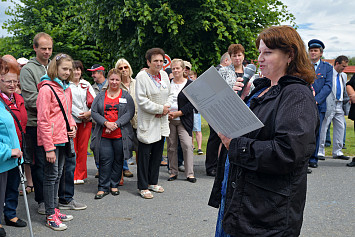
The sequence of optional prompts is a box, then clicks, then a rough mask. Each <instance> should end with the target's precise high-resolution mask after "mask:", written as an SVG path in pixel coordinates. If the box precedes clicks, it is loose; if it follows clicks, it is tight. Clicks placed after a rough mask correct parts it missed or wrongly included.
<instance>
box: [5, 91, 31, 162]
mask: <svg viewBox="0 0 355 237" xmlns="http://www.w3.org/2000/svg"><path fill="white" fill-rule="evenodd" d="M0 100H1V101H2V102H3V104H4V105H5V107H6V109H7V111H9V112H10V114H11V115H12V117H13V118H14V119H15V121H16V123H17V126H18V128H19V129H20V132H21V137H22V146H21V151H22V152H23V153H22V158H23V163H25V164H30V165H32V164H33V157H32V158H31V156H30V155H29V154H28V153H27V145H26V144H27V143H26V137H25V132H24V131H23V130H22V127H21V123H20V121H19V120H18V118H17V116H16V115H15V114H14V112H12V110H11V109H10V107H9V106H8V105H7V104H6V103H5V101H4V100H3V99H2V98H1V97H0Z"/></svg>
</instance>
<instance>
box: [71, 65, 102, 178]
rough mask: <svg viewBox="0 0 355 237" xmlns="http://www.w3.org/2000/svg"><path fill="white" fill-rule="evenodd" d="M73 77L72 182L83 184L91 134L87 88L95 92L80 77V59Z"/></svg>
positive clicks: (81, 69) (92, 93) (81, 67)
mask: <svg viewBox="0 0 355 237" xmlns="http://www.w3.org/2000/svg"><path fill="white" fill-rule="evenodd" d="M73 66H74V77H73V79H72V81H71V82H70V83H69V87H70V89H71V91H72V96H73V107H72V115H73V118H74V120H75V122H76V126H77V133H76V137H75V138H74V146H75V152H76V166H75V172H74V183H75V184H83V183H84V179H86V178H87V167H86V161H87V148H88V143H89V139H90V135H91V126H92V123H91V110H90V108H89V107H88V105H87V100H86V98H87V93H88V88H89V92H90V94H91V95H92V96H93V97H94V98H95V96H96V95H95V92H94V89H93V88H92V86H91V85H90V83H89V82H88V81H86V80H84V79H82V78H81V74H82V72H83V71H84V67H83V64H82V63H81V61H74V65H73Z"/></svg>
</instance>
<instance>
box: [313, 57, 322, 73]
mask: <svg viewBox="0 0 355 237" xmlns="http://www.w3.org/2000/svg"><path fill="white" fill-rule="evenodd" d="M319 64H320V59H319V60H318V62H316V63H314V64H313V65H314V71H316V70H317V67H318V66H319Z"/></svg>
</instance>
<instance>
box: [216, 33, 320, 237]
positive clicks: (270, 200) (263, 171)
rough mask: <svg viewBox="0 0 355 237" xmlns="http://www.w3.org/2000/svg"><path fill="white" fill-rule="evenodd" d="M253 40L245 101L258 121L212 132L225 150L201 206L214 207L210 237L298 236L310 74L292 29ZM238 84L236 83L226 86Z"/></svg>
mask: <svg viewBox="0 0 355 237" xmlns="http://www.w3.org/2000/svg"><path fill="white" fill-rule="evenodd" d="M256 46H257V48H258V49H259V53H260V55H259V58H258V62H259V64H260V70H261V73H262V74H263V76H264V78H262V79H259V80H258V81H255V82H254V84H255V89H254V90H253V91H252V92H251V93H250V95H249V96H248V97H246V98H245V102H246V103H247V105H249V106H250V109H251V110H252V111H253V112H254V113H255V115H256V116H257V117H258V118H259V119H260V121H261V122H263V123H264V125H265V126H264V127H262V128H260V129H258V130H255V131H253V132H251V133H249V134H246V135H244V136H242V137H238V138H234V139H230V138H227V137H225V136H224V135H222V134H219V135H220V137H221V140H222V142H223V144H224V145H225V146H226V148H227V149H228V150H229V153H228V158H227V161H226V162H225V165H226V166H225V171H226V172H225V173H224V172H223V171H224V169H223V168H220V169H219V170H218V172H217V177H216V180H215V183H214V187H213V190H212V194H211V197H210V201H209V205H211V206H214V207H220V213H219V214H220V215H219V219H220V220H222V219H223V221H222V226H223V228H219V227H221V226H217V229H216V235H218V236H226V234H229V235H233V236H298V235H299V234H300V230H301V226H302V221H303V210H304V206H305V201H306V189H307V167H308V160H309V157H310V156H311V154H312V153H313V152H314V150H315V147H316V134H317V133H316V131H317V130H318V127H319V118H318V111H317V107H316V102H315V100H314V97H313V95H312V91H311V89H310V85H311V83H312V82H313V81H314V78H315V73H314V70H313V69H312V66H311V64H310V61H309V59H308V56H307V53H306V49H305V45H304V43H303V41H302V39H301V37H300V36H299V34H298V33H297V32H296V30H294V29H293V28H292V27H289V26H275V27H270V28H268V29H265V30H264V31H262V32H261V33H260V35H259V37H258V38H257V40H256ZM241 87H242V83H241V82H237V83H236V84H235V86H234V89H235V90H240V89H241ZM223 165H224V164H221V163H219V167H222V166H223ZM228 168H229V170H228ZM221 170H222V172H220V171H221ZM222 184H223V188H224V189H223V190H224V191H225V193H224V192H222V195H221V188H222ZM220 204H221V206H220ZM221 212H222V213H221ZM223 212H224V213H223ZM219 223H220V222H219Z"/></svg>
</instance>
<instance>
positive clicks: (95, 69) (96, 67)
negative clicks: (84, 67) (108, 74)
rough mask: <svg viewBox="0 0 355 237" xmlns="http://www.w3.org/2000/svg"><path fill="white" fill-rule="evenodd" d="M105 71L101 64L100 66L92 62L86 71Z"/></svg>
mask: <svg viewBox="0 0 355 237" xmlns="http://www.w3.org/2000/svg"><path fill="white" fill-rule="evenodd" d="M98 70H101V71H105V68H104V67H103V66H101V65H100V64H94V65H92V67H91V68H90V69H88V71H90V72H93V71H98Z"/></svg>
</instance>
